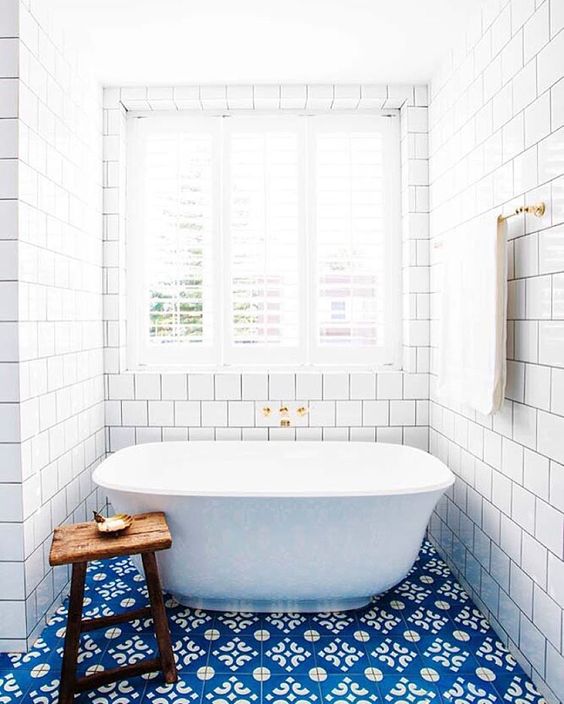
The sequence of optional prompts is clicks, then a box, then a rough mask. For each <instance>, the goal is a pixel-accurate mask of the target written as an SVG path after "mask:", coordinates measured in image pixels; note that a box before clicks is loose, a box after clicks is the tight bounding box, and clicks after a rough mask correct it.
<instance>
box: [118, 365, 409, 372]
mask: <svg viewBox="0 0 564 704" xmlns="http://www.w3.org/2000/svg"><path fill="white" fill-rule="evenodd" d="M401 371H402V367H401V365H399V364H383V365H365V364H335V365H329V364H323V365H313V364H304V365H299V364H294V365H275V364H268V365H266V364H265V365H245V366H241V365H228V364H226V365H223V366H217V365H205V364H199V365H198V364H193V365H184V364H183V365H154V366H149V365H141V366H137V367H130V368H127V369H125V370H124V373H135V374H277V373H278V374H327V373H331V372H333V373H354V372H368V373H373V374H375V373H378V372H380V373H381V372H401Z"/></svg>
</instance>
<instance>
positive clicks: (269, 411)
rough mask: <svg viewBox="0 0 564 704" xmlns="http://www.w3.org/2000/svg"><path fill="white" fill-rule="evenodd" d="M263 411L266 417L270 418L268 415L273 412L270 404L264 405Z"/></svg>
mask: <svg viewBox="0 0 564 704" xmlns="http://www.w3.org/2000/svg"><path fill="white" fill-rule="evenodd" d="M261 413H262V415H263V416H264V417H265V418H268V416H269V415H270V414H271V413H272V408H270V406H263V407H262V409H261Z"/></svg>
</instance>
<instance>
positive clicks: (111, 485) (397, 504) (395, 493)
mask: <svg viewBox="0 0 564 704" xmlns="http://www.w3.org/2000/svg"><path fill="white" fill-rule="evenodd" d="M94 481H95V482H96V483H97V484H98V485H99V486H100V487H102V488H103V489H105V490H106V493H107V495H108V497H109V500H110V501H111V503H112V505H113V507H114V509H115V510H116V511H125V512H128V513H140V512H143V511H152V510H162V511H165V513H166V516H167V520H168V522H169V526H170V529H171V533H172V538H173V546H172V548H171V550H169V551H167V552H163V553H160V554H159V556H158V560H159V566H160V569H161V576H162V581H163V585H164V588H165V589H166V590H167V591H169V592H171V593H172V594H173V595H174V596H175V597H176V598H177V599H178V601H180V602H181V603H182V604H186V605H188V606H194V607H199V608H208V609H221V610H226V611H337V610H345V609H353V608H358V607H360V606H363V605H365V604H366V603H367V602H368V601H369V600H370V597H371V595H373V594H377V593H379V592H382V591H384V590H385V589H388V588H389V587H391V586H393V585H394V584H396V583H397V582H399V581H400V580H401V579H403V578H404V577H405V575H406V574H407V573H408V571H409V570H410V568H411V566H412V565H413V562H414V561H415V558H416V557H417V553H418V550H419V547H420V545H421V541H422V539H423V536H424V533H425V528H426V526H427V522H428V520H429V517H430V515H431V512H432V511H433V508H434V507H435V504H436V503H437V501H438V499H439V498H440V496H441V494H442V493H443V492H444V491H445V489H447V488H448V487H449V486H450V485H451V484H452V483H453V481H454V477H453V474H452V473H451V472H450V470H449V469H448V468H447V467H446V466H445V465H444V464H443V463H442V462H441V461H440V460H438V459H436V458H435V457H432V456H431V455H429V454H427V453H425V452H422V451H421V450H416V449H413V448H411V447H405V446H401V445H387V444H383V443H364V442H358V443H356V442H355V443H347V442H326V443H323V442H163V443H152V444H146V445H137V446H134V447H128V448H126V449H124V450H120V451H119V452H116V453H115V454H114V455H111V456H110V457H109V458H108V459H106V460H105V461H104V462H103V463H102V464H100V465H99V466H98V467H97V469H96V470H95V472H94Z"/></svg>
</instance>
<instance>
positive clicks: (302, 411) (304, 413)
mask: <svg viewBox="0 0 564 704" xmlns="http://www.w3.org/2000/svg"><path fill="white" fill-rule="evenodd" d="M296 413H297V414H298V415H299V416H300V417H301V418H303V416H307V414H308V413H309V408H306V407H305V406H300V407H299V408H297V409H296Z"/></svg>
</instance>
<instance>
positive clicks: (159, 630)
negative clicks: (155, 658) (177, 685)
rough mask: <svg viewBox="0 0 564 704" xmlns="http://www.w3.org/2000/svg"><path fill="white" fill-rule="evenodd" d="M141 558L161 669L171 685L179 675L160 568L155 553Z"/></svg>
mask: <svg viewBox="0 0 564 704" xmlns="http://www.w3.org/2000/svg"><path fill="white" fill-rule="evenodd" d="M141 557H142V558H143V569H144V570H145V579H146V580H147V589H148V590H149V602H150V604H151V614H152V616H153V625H154V629H155V635H156V637H157V643H158V646H159V656H160V660H161V669H162V671H163V675H164V678H165V682H168V683H169V684H170V683H172V682H176V680H177V674H176V665H175V663H174V655H173V654H172V645H171V642H170V631H169V630H168V621H167V617H166V611H165V605H164V599H163V593H162V590H161V580H160V579H159V568H158V566H157V560H156V558H155V553H154V552H146V553H143V555H142V556H141Z"/></svg>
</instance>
